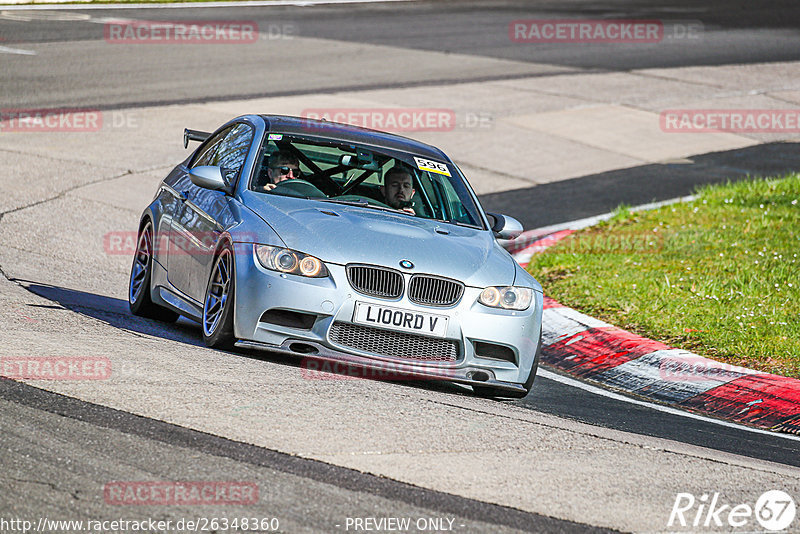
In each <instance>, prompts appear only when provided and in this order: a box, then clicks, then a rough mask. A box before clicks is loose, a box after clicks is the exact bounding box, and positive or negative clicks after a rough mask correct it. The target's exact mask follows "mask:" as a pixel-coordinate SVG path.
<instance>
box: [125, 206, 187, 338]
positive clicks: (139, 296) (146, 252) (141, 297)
mask: <svg viewBox="0 0 800 534" xmlns="http://www.w3.org/2000/svg"><path fill="white" fill-rule="evenodd" d="M152 275H153V224H152V223H151V222H150V221H147V223H145V225H144V226H143V227H142V230H141V231H140V232H139V239H138V241H137V242H136V253H135V254H134V256H133V265H131V279H130V283H129V284H128V305H129V306H130V309H131V313H133V314H134V315H138V316H140V317H148V318H150V319H156V320H159V321H164V322H168V323H173V322H175V321H177V320H178V317H179V315H178V314H177V313H175V312H174V311H172V310H168V309H166V308H162V307H161V306H159V305H157V304H155V303H154V302H153V300H152V299H151V298H150V279H151V278H152Z"/></svg>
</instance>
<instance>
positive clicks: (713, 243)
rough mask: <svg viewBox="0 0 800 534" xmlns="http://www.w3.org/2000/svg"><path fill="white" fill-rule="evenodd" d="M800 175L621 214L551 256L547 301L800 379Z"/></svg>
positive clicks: (544, 273) (537, 259)
mask: <svg viewBox="0 0 800 534" xmlns="http://www.w3.org/2000/svg"><path fill="white" fill-rule="evenodd" d="M799 255H800V174H793V175H790V176H787V177H785V178H781V179H768V180H763V179H758V180H753V179H748V180H744V181H738V182H734V183H728V184H725V185H720V186H711V187H705V188H702V189H700V190H699V191H698V197H697V199H696V200H694V201H692V202H688V203H680V204H673V205H669V206H665V207H662V208H659V209H656V210H652V211H644V212H631V211H630V210H629V209H628V208H626V207H622V208H620V209H618V210H617V211H616V212H615V214H614V216H613V218H612V219H611V220H609V221H607V222H605V223H601V224H599V225H597V226H595V227H592V228H589V229H586V230H583V231H581V232H577V233H575V234H573V235H572V236H570V237H568V238H567V239H565V240H563V241H561V242H560V243H558V244H557V245H555V246H554V247H553V248H551V249H549V250H548V251H547V252H545V253H543V254H539V255H536V256H534V257H533V258H532V259H531V263H530V265H529V267H528V269H529V271H530V272H531V273H532V274H533V275H534V276H535V277H536V278H537V279H538V280H539V281H540V282H541V283H542V285H543V286H544V290H545V294H546V295H548V296H551V297H553V298H555V299H556V300H558V301H559V302H561V303H563V304H565V305H568V306H571V307H574V308H576V309H578V310H581V311H583V312H585V313H587V314H589V315H592V316H594V317H597V318H600V319H603V320H605V321H607V322H609V323H611V324H614V325H616V326H619V327H621V328H624V329H626V330H630V331H633V332H636V333H638V334H641V335H644V336H647V337H650V338H652V339H656V340H659V341H662V342H664V343H667V344H669V345H671V346H674V347H681V348H685V349H688V350H691V351H693V352H696V353H698V354H700V355H702V356H707V357H709V358H713V359H715V360H719V361H723V362H727V363H731V364H735V365H743V366H746V367H750V368H753V369H758V370H762V371H767V372H771V373H775V374H781V375H785V376H791V377H795V378H800V290H799V289H798V286H799V285H800V256H799Z"/></svg>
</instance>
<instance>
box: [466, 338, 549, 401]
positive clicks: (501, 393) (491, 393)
mask: <svg viewBox="0 0 800 534" xmlns="http://www.w3.org/2000/svg"><path fill="white" fill-rule="evenodd" d="M541 351H542V332H541V330H540V331H539V344H538V345H537V346H536V356H534V358H533V365H532V366H531V374H529V375H528V379H527V380H526V381H525V383H524V384H522V387H523V388H525V391H507V390H503V389H501V388H494V387H491V386H472V390H473V391H474V392H475V394H476V395H477V396H479V397H488V398H495V397H505V398H507V399H524V398H525V397H527V396H528V393H530V392H531V388H533V380H534V379H535V378H536V371H537V370H538V369H539V353H540V352H541Z"/></svg>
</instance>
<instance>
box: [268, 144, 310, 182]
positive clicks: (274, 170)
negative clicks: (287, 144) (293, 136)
mask: <svg viewBox="0 0 800 534" xmlns="http://www.w3.org/2000/svg"><path fill="white" fill-rule="evenodd" d="M302 177H303V173H302V172H301V171H300V163H299V162H298V160H297V157H296V156H295V155H294V154H292V153H291V152H289V151H288V150H279V151H277V152H275V153H274V154H272V155H271V156H270V157H269V164H268V165H267V183H266V184H264V185H263V186H262V189H263V190H264V191H271V190H273V189H275V186H276V185H278V184H279V183H281V182H283V181H285V180H289V179H291V178H302Z"/></svg>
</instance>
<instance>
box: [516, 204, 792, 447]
mask: <svg viewBox="0 0 800 534" xmlns="http://www.w3.org/2000/svg"><path fill="white" fill-rule="evenodd" d="M681 200H683V199H681ZM661 204H664V203H659V204H651V205H648V206H641V207H640V208H637V209H648V208H652V207H656V206H658V205H661ZM608 217H610V215H606V216H601V217H593V218H591V219H583V220H580V221H575V222H574V223H566V224H563V225H558V226H553V227H548V228H543V229H539V230H531V231H528V232H525V233H523V234H522V235H521V236H520V237H518V238H517V239H516V240H514V241H513V242H509V243H507V244H506V247H507V248H508V249H509V252H511V254H512V255H513V256H514V258H515V259H516V260H517V261H518V262H519V263H520V264H521V265H523V266H527V264H528V262H529V261H530V258H531V256H532V255H533V254H536V253H538V252H542V251H544V250H545V249H547V248H548V247H550V246H552V245H553V244H555V243H557V242H558V241H559V240H561V239H563V238H565V237H567V236H568V235H570V234H572V233H573V232H575V231H577V230H579V229H581V228H585V227H587V226H591V225H592V224H596V223H597V222H598V221H600V220H603V219H605V218H608ZM541 363H543V364H544V365H547V366H550V367H553V368H555V369H557V370H559V371H562V372H564V373H567V374H570V375H572V376H575V377H577V378H580V379H582V380H588V381H592V382H597V383H599V384H602V385H604V386H607V387H611V388H614V389H617V390H621V391H624V392H627V393H632V394H635V395H638V396H641V397H645V398H647V399H650V400H652V401H655V402H658V403H661V404H667V405H670V406H674V407H676V408H682V409H686V410H689V411H692V412H695V413H700V414H705V415H710V416H713V417H717V418H721V419H725V420H728V421H733V422H736V423H740V424H745V425H749V426H753V427H756V428H761V429H768V430H773V431H779V432H787V433H791V434H800V380H796V379H793V378H787V377H783V376H777V375H773V374H769V373H762V372H758V371H753V370H752V369H745V368H743V367H736V366H733V365H728V364H724V363H720V362H717V361H714V360H710V359H708V358H704V357H702V356H699V355H697V354H694V353H691V352H688V351H686V350H683V349H676V348H672V347H669V346H667V345H664V344H663V343H659V342H658V341H653V340H651V339H647V338H645V337H642V336H639V335H636V334H633V333H631V332H627V331H625V330H622V329H620V328H617V327H615V326H612V325H610V324H608V323H605V322H603V321H599V320H597V319H594V318H593V317H589V316H588V315H584V314H582V313H580V312H578V311H576V310H573V309H572V308H568V307H566V306H563V305H562V304H560V303H558V302H556V301H555V300H553V299H551V298H549V297H545V299H544V311H543V315H542V354H541Z"/></svg>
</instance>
